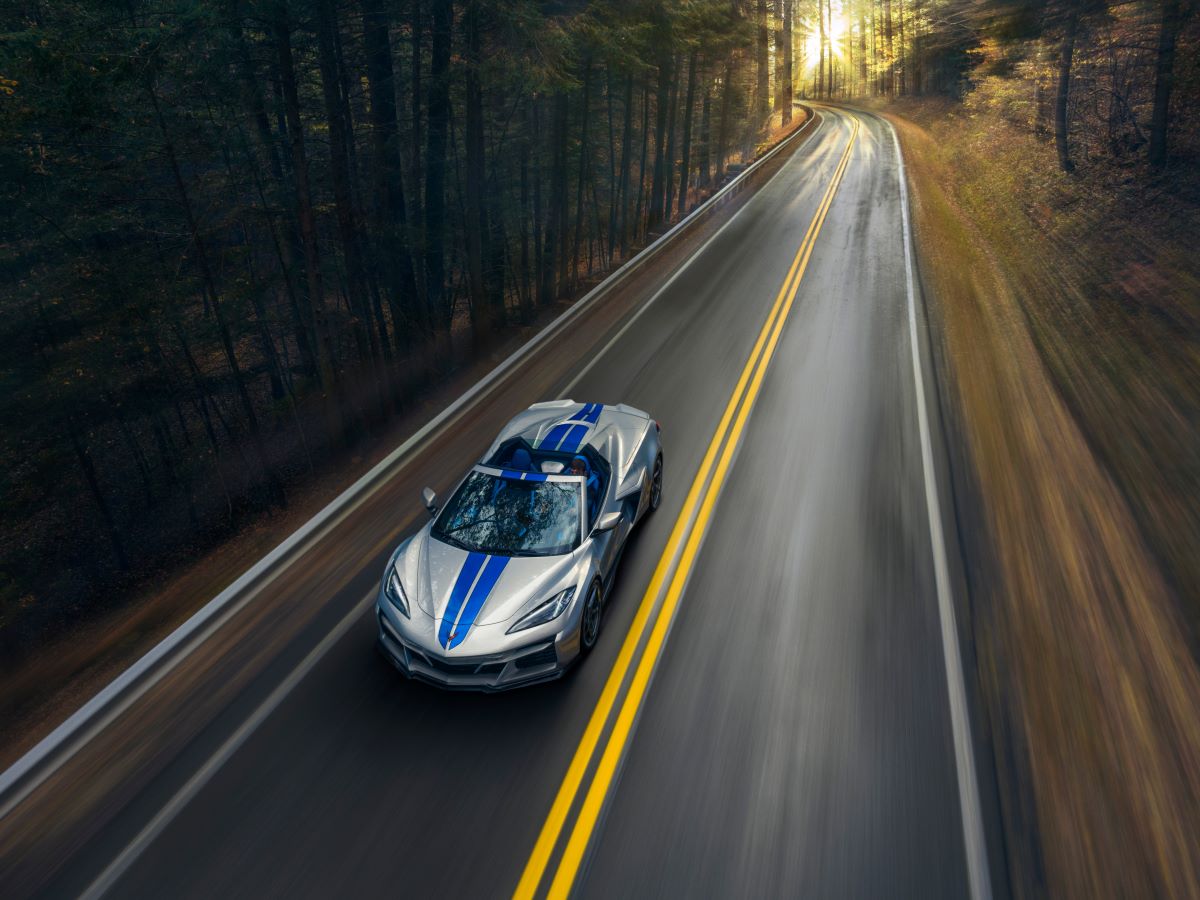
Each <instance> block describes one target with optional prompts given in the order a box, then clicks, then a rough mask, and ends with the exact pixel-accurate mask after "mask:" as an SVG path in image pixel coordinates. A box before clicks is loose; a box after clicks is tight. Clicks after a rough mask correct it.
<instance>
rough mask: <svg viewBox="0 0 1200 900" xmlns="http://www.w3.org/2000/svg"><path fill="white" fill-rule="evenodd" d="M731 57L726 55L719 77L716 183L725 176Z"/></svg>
mask: <svg viewBox="0 0 1200 900" xmlns="http://www.w3.org/2000/svg"><path fill="white" fill-rule="evenodd" d="M732 81H733V58H732V57H726V59H725V73H724V76H723V77H722V78H721V116H720V119H719V121H718V122H717V166H716V175H715V176H714V177H715V179H716V181H717V183H718V184H720V182H721V179H722V178H724V177H725V154H726V153H728V152H729V112H730V107H731V105H732V103H733V85H732V84H731V82H732Z"/></svg>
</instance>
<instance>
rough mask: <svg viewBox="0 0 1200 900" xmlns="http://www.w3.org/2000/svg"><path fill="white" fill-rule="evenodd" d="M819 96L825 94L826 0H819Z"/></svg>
mask: <svg viewBox="0 0 1200 900" xmlns="http://www.w3.org/2000/svg"><path fill="white" fill-rule="evenodd" d="M817 29H818V36H819V38H820V39H819V40H818V41H817V48H818V55H817V98H818V99H820V98H822V97H824V96H825V0H817Z"/></svg>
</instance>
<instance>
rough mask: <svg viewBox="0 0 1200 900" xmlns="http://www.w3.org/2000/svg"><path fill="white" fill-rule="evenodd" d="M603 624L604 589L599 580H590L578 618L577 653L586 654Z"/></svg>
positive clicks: (594, 642)
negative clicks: (581, 611)
mask: <svg viewBox="0 0 1200 900" xmlns="http://www.w3.org/2000/svg"><path fill="white" fill-rule="evenodd" d="M603 625H604V590H603V588H601V587H600V580H599V579H596V580H595V581H593V582H592V586H591V587H590V588H588V594H587V597H585V598H584V601H583V614H582V615H581V616H580V619H579V653H580V655H581V656H586V655H587V654H588V653H591V652H592V648H593V647H595V646H596V641H598V640H599V639H600V629H601V627H602V626H603Z"/></svg>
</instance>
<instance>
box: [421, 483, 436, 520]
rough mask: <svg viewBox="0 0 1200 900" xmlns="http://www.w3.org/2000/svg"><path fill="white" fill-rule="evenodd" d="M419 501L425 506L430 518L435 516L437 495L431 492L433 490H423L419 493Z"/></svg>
mask: <svg viewBox="0 0 1200 900" xmlns="http://www.w3.org/2000/svg"><path fill="white" fill-rule="evenodd" d="M421 500H422V502H423V503H424V504H425V508H426V509H427V510H429V514H430V515H431V516H435V515H437V511H438V505H437V494H435V493H434V492H433V488H425V489H424V490H422V491H421Z"/></svg>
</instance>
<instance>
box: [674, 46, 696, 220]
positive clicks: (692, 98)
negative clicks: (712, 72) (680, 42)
mask: <svg viewBox="0 0 1200 900" xmlns="http://www.w3.org/2000/svg"><path fill="white" fill-rule="evenodd" d="M696 55H697V51H696V49H695V48H693V49H692V52H691V56H690V58H689V59H688V83H687V99H686V100H685V101H684V104H683V158H682V160H681V161H680V163H679V209H678V215H679V218H681V219H682V218H683V216H684V213H686V212H687V199H688V176H689V175H690V174H691V166H692V119H693V118H695V116H694V115H693V113H694V107H695V103H696Z"/></svg>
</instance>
